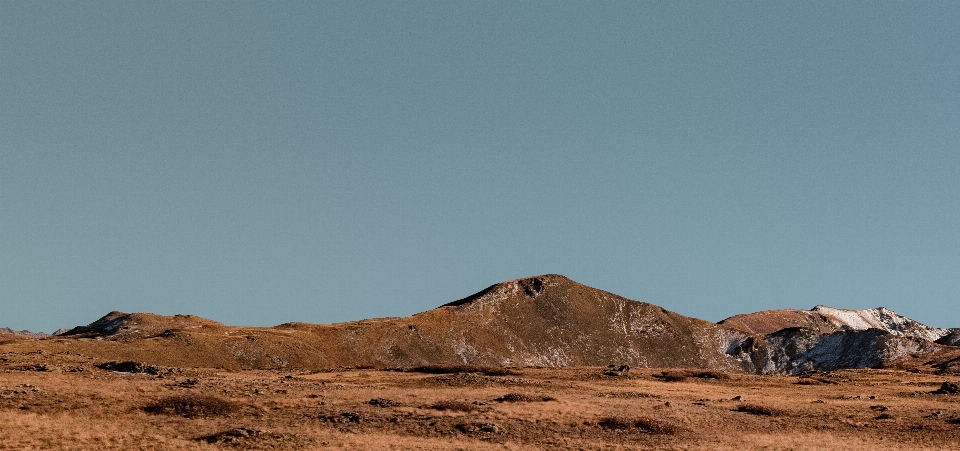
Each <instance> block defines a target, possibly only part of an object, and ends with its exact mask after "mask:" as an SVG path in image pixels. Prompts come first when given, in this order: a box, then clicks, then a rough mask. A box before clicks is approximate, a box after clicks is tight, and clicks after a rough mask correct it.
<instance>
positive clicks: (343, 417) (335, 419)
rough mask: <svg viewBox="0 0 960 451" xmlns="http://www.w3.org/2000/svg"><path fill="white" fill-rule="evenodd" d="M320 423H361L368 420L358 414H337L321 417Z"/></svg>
mask: <svg viewBox="0 0 960 451" xmlns="http://www.w3.org/2000/svg"><path fill="white" fill-rule="evenodd" d="M319 419H320V421H323V422H329V423H338V424H350V423H363V422H366V421H369V420H370V419H369V418H367V417H366V416H364V415H363V414H362V413H359V412H340V413H339V414H329V415H321V416H320V417H319Z"/></svg>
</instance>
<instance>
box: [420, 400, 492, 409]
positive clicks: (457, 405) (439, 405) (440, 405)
mask: <svg viewBox="0 0 960 451" xmlns="http://www.w3.org/2000/svg"><path fill="white" fill-rule="evenodd" d="M479 407H480V406H479V405H478V404H476V403H472V402H470V401H461V400H458V399H448V400H444V401H437V402H435V403H433V404H430V408H431V409H435V410H449V411H452V412H472V411H474V410H477V409H478V408H479Z"/></svg>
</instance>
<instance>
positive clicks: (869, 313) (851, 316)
mask: <svg viewBox="0 0 960 451" xmlns="http://www.w3.org/2000/svg"><path fill="white" fill-rule="evenodd" d="M811 311H812V312H817V313H820V314H822V315H824V316H826V317H827V318H829V319H830V321H832V322H833V323H834V324H836V325H837V326H838V327H840V328H841V329H853V330H867V329H881V330H885V331H887V332H890V333H892V334H894V335H899V336H902V337H918V338H923V339H925V340H929V341H936V340H938V339H939V338H941V337H943V336H945V335H947V334H949V333H950V331H949V330H947V329H941V328H938V327H930V326H927V325H925V324H922V323H919V322H917V321H914V320H912V319H910V318H907V317H906V316H903V315H900V314H898V313H897V312H894V311H893V310H889V309H887V308H884V307H877V308H873V309H864V310H845V309H837V308H833V307H827V306H825V305H818V306H816V307H814V308H813V309H812V310H811Z"/></svg>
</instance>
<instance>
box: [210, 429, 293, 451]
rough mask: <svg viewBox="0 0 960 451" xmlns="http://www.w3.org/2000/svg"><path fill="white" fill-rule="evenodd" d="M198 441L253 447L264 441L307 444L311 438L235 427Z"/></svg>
mask: <svg viewBox="0 0 960 451" xmlns="http://www.w3.org/2000/svg"><path fill="white" fill-rule="evenodd" d="M197 440H198V441H202V442H207V443H210V444H221V445H226V446H232V447H237V448H253V447H259V446H262V445H263V444H264V443H263V442H286V443H290V444H301V445H305V444H307V443H308V442H310V440H308V439H306V438H304V437H301V436H298V435H294V434H275V433H271V432H267V431H261V430H257V429H248V428H242V427H241V428H233V429H227V430H225V431H220V432H217V433H215V434H210V435H205V436H202V437H199V438H197Z"/></svg>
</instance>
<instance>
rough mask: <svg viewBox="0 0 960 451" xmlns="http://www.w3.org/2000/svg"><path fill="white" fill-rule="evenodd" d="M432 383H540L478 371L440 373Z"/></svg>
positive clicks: (520, 384) (480, 384)
mask: <svg viewBox="0 0 960 451" xmlns="http://www.w3.org/2000/svg"><path fill="white" fill-rule="evenodd" d="M432 382H433V383H436V384H440V385H447V386H453V387H466V386H492V385H511V386H527V385H541V383H540V382H539V381H535V380H529V379H523V378H520V377H503V376H486V375H483V374H478V373H455V374H442V375H439V376H436V377H435V378H433V380H432Z"/></svg>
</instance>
